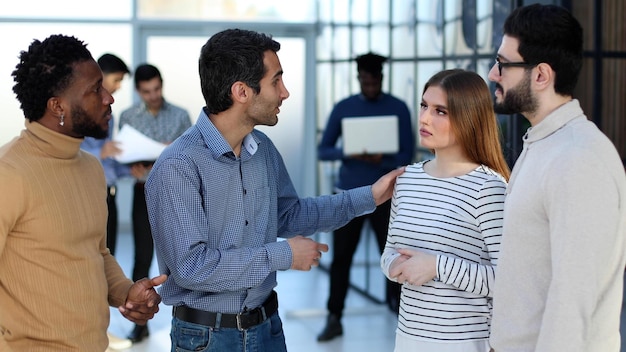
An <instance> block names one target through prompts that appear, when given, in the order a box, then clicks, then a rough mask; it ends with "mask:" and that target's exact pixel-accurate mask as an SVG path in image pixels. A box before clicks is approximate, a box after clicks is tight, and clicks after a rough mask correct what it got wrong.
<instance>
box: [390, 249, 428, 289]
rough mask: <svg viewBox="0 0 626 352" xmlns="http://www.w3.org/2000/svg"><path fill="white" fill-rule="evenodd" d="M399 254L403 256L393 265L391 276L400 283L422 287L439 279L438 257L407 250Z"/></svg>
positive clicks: (400, 250)
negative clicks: (436, 278)
mask: <svg viewBox="0 0 626 352" xmlns="http://www.w3.org/2000/svg"><path fill="white" fill-rule="evenodd" d="M398 253H400V254H401V256H400V257H398V258H397V259H396V260H394V261H393V263H391V267H390V268H389V276H391V277H393V278H395V279H396V280H397V281H398V282H399V283H408V284H410V285H415V286H421V285H423V284H425V283H427V282H428V281H430V280H432V279H434V278H435V277H437V256H435V255H433V254H428V253H425V252H421V251H416V250H412V249H406V248H399V249H398Z"/></svg>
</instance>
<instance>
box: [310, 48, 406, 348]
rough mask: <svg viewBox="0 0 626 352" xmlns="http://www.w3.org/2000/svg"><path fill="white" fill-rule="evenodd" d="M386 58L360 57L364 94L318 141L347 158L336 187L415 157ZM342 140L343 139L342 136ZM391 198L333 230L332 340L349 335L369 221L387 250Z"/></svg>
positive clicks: (335, 116) (328, 333)
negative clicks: (353, 286) (350, 297)
mask: <svg viewBox="0 0 626 352" xmlns="http://www.w3.org/2000/svg"><path fill="white" fill-rule="evenodd" d="M386 60H387V58H386V57H383V56H380V55H377V54H373V53H367V54H364V55H361V56H358V57H357V58H356V63H357V71H358V80H359V84H360V87H361V92H360V93H359V94H355V95H352V96H350V97H348V98H345V99H343V100H342V101H340V102H339V103H337V105H335V107H334V108H333V111H332V112H331V114H330V116H329V118H328V122H327V125H326V129H325V130H324V135H323V136H322V140H321V142H320V144H319V146H318V157H319V159H320V160H327V161H333V160H341V166H340V169H339V178H338V180H337V184H336V190H337V191H340V190H347V189H352V188H355V187H360V186H363V185H369V184H372V183H373V182H375V181H376V180H377V179H378V178H380V177H381V176H382V175H384V174H386V173H387V172H389V171H391V170H393V169H395V168H397V167H399V166H403V165H407V164H409V163H411V162H412V160H413V154H414V150H415V136H414V134H413V126H412V122H411V116H410V112H409V108H408V107H407V105H406V103H404V102H403V101H402V100H400V99H398V98H396V97H394V96H392V95H390V94H387V93H384V92H383V91H382V81H383V73H382V70H383V63H384V62H385V61H386ZM340 139H341V143H338V141H339V140H340ZM390 205H391V203H390V202H389V201H388V202H386V203H383V204H381V205H379V206H378V207H377V208H376V210H375V211H374V212H373V213H371V214H369V215H364V216H361V217H357V218H355V219H353V220H352V221H350V222H349V223H348V224H346V225H345V226H344V227H342V228H340V229H337V230H335V232H334V235H333V247H332V249H333V261H332V264H331V267H330V296H329V298H328V304H327V309H328V313H329V314H328V319H327V322H326V327H325V328H324V330H323V331H322V332H321V333H320V335H319V336H318V337H317V340H318V341H329V340H331V339H333V338H335V337H337V336H340V335H342V334H343V328H342V325H341V316H342V313H343V308H344V303H345V298H346V295H347V291H348V286H349V282H350V266H351V264H352V257H353V256H354V252H355V251H356V248H357V246H358V243H359V239H360V236H361V230H362V228H363V225H364V222H365V220H369V223H370V225H371V226H372V229H373V230H374V232H375V233H376V238H377V241H378V247H379V249H380V251H381V253H382V250H383V248H384V246H385V240H386V238H387V227H388V224H389V210H390ZM386 296H387V298H386V299H387V303H388V305H389V308H390V309H391V310H392V311H394V312H397V310H398V304H399V298H400V286H399V285H398V284H396V283H393V282H391V281H388V282H387V292H386Z"/></svg>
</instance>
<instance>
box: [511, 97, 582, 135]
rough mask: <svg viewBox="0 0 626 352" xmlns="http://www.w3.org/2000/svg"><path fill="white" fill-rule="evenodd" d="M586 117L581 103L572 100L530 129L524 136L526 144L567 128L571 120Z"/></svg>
mask: <svg viewBox="0 0 626 352" xmlns="http://www.w3.org/2000/svg"><path fill="white" fill-rule="evenodd" d="M579 117H584V113H583V110H582V109H581V107H580V103H579V102H578V100H576V99H572V100H570V101H568V102H567V103H565V104H563V105H561V106H560V107H558V108H557V109H556V110H554V111H553V112H551V113H550V114H548V116H546V117H545V118H544V119H543V120H542V121H541V122H540V123H538V124H537V125H536V126H534V127H531V128H529V129H528V130H527V131H526V134H525V135H524V138H523V139H524V143H532V142H536V141H538V140H541V139H544V138H546V137H548V136H549V135H551V134H552V133H554V132H556V131H557V130H558V129H560V128H561V127H563V126H565V125H566V124H567V123H568V122H570V121H571V120H574V119H576V118H579Z"/></svg>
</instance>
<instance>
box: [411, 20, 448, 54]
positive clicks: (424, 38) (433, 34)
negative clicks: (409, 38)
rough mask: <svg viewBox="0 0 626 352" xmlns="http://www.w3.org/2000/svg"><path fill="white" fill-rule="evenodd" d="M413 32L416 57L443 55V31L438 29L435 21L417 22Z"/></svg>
mask: <svg viewBox="0 0 626 352" xmlns="http://www.w3.org/2000/svg"><path fill="white" fill-rule="evenodd" d="M415 33H416V34H417V35H416V36H415V40H416V42H417V43H416V46H417V48H416V49H417V50H416V51H417V57H438V56H441V55H443V32H442V31H441V30H439V29H438V27H437V24H436V23H434V22H431V23H418V24H417V29H416V30H415Z"/></svg>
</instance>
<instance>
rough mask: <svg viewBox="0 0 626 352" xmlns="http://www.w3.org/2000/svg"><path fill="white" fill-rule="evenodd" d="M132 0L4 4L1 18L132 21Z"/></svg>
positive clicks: (45, 0) (43, 0)
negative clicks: (104, 3) (101, 3)
mask: <svg viewBox="0 0 626 352" xmlns="http://www.w3.org/2000/svg"><path fill="white" fill-rule="evenodd" d="M132 3H133V2H132V0H107V2H106V6H104V5H103V6H94V3H93V2H91V1H85V0H59V1H50V0H29V1H11V2H10V4H11V5H7V3H4V4H3V5H2V11H1V12H0V17H4V18H50V19H76V18H82V19H97V20H106V19H116V20H119V19H130V18H131V17H132Z"/></svg>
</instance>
